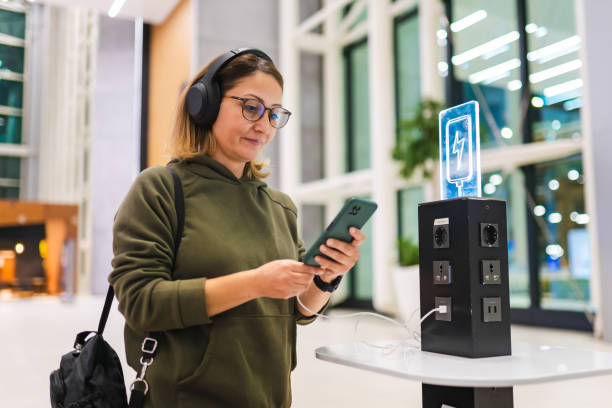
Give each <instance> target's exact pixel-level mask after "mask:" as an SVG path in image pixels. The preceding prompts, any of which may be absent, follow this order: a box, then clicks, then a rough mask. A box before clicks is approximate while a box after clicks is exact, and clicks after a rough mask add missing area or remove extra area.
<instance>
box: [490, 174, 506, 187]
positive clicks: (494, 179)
mask: <svg viewBox="0 0 612 408" xmlns="http://www.w3.org/2000/svg"><path fill="white" fill-rule="evenodd" d="M503 182H504V178H503V177H502V175H501V174H492V175H491V177H489V183H491V184H493V185H494V186H499V185H500V184H501V183H503Z"/></svg>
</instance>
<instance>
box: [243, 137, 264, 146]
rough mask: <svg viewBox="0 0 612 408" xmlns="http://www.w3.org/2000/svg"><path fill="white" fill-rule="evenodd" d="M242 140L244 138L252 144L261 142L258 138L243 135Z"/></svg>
mask: <svg viewBox="0 0 612 408" xmlns="http://www.w3.org/2000/svg"><path fill="white" fill-rule="evenodd" d="M244 140H246V141H247V142H249V143H251V144H254V145H260V144H262V141H261V140H259V139H251V138H248V137H245V138H244Z"/></svg>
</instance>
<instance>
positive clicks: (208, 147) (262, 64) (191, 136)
mask: <svg viewBox="0 0 612 408" xmlns="http://www.w3.org/2000/svg"><path fill="white" fill-rule="evenodd" d="M213 61H214V60H213ZM213 61H211V62H210V63H209V64H208V65H207V66H206V67H204V68H203V69H202V70H201V71H200V72H198V73H197V75H196V76H195V77H193V78H192V79H191V81H189V83H188V84H187V85H186V86H185V89H183V91H182V92H181V95H180V97H179V101H178V104H177V107H176V111H175V114H174V126H173V128H172V133H171V135H170V140H169V141H168V149H167V150H168V152H169V153H170V155H171V156H172V157H173V158H175V159H178V160H185V159H190V158H192V157H195V156H199V155H201V154H206V155H208V156H212V155H213V153H214V152H215V150H216V148H217V142H216V140H215V138H214V135H213V133H212V130H211V127H202V126H198V125H196V123H195V122H194V121H193V120H192V119H191V117H190V116H189V112H188V111H187V102H186V100H187V92H188V91H189V88H191V86H192V85H193V84H194V83H196V82H197V80H199V79H200V78H202V77H203V76H204V74H205V73H206V71H207V70H208V69H209V67H210V66H211V64H212V62H213ZM256 72H263V73H265V74H268V75H271V76H272V77H273V78H274V79H275V80H276V82H278V84H279V85H280V87H281V89H283V77H282V75H281V73H280V72H279V71H278V69H277V68H276V67H275V66H274V63H272V62H271V61H268V60H266V59H264V58H261V57H259V56H257V55H254V54H243V55H240V56H238V57H236V58H234V59H232V60H231V61H230V62H229V63H227V64H226V65H225V66H224V67H223V68H222V69H221V70H220V71H219V72H218V73H217V75H216V77H215V78H216V80H217V81H218V83H219V86H220V88H221V95H224V94H225V92H226V91H227V90H228V89H231V88H233V87H234V86H235V85H236V84H237V83H238V81H240V80H241V79H243V78H246V77H248V76H250V75H253V74H255V73H256ZM268 164H269V161H268V160H265V161H249V162H247V165H246V176H247V177H249V178H258V179H262V178H265V177H267V176H269V175H270V173H264V172H263V169H264V168H266V167H267V166H268Z"/></svg>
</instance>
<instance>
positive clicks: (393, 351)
mask: <svg viewBox="0 0 612 408" xmlns="http://www.w3.org/2000/svg"><path fill="white" fill-rule="evenodd" d="M315 353H316V357H317V358H319V359H321V360H326V361H331V362H334V363H338V364H344V365H347V366H351V367H356V368H362V369H365V370H370V371H374V372H378V373H382V374H387V375H393V376H396V377H402V378H407V379H410V380H415V381H420V382H423V383H426V384H434V385H447V386H453V387H511V386H514V385H519V384H534V383H542V382H548V381H559V380H567V379H571V378H580V377H589V376H596V375H604V374H612V353H607V352H602V351H593V350H582V349H573V348H566V347H551V346H545V345H534V344H527V343H512V355H511V356H504V357H488V358H475V359H471V358H466V357H456V356H449V355H445V354H438V353H431V352H427V351H421V350H420V348H419V346H418V344H416V343H412V344H410V345H409V344H408V343H402V344H401V345H400V344H399V342H398V341H387V342H384V341H382V342H375V343H368V344H366V343H351V344H338V345H332V346H325V347H319V348H317V349H316V351H315Z"/></svg>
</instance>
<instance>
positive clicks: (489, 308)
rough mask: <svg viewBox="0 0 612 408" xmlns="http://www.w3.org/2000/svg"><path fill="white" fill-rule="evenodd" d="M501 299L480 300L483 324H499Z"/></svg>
mask: <svg viewBox="0 0 612 408" xmlns="http://www.w3.org/2000/svg"><path fill="white" fill-rule="evenodd" d="M501 320H502V314H501V298H499V297H486V298H482V321H483V322H485V323H490V322H501Z"/></svg>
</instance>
